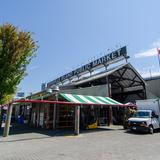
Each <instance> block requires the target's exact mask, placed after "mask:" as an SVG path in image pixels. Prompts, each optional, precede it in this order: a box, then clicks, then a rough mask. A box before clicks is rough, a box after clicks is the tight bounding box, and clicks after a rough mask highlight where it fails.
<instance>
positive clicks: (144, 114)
mask: <svg viewBox="0 0 160 160" xmlns="http://www.w3.org/2000/svg"><path fill="white" fill-rule="evenodd" d="M133 117H135V118H149V117H150V113H149V112H143V111H140V112H135V113H134V114H133Z"/></svg>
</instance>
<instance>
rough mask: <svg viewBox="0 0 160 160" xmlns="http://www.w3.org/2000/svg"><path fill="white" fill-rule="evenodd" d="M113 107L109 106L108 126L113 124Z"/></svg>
mask: <svg viewBox="0 0 160 160" xmlns="http://www.w3.org/2000/svg"><path fill="white" fill-rule="evenodd" d="M112 116H113V115H112V107H111V106H109V117H108V126H110V125H111V124H113V122H112Z"/></svg>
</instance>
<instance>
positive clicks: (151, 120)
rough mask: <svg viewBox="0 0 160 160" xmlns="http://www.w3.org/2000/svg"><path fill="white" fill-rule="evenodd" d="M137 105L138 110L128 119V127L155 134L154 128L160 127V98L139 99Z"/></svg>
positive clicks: (132, 129)
mask: <svg viewBox="0 0 160 160" xmlns="http://www.w3.org/2000/svg"><path fill="white" fill-rule="evenodd" d="M136 105H137V111H136V112H135V113H134V114H133V116H132V117H131V118H129V119H128V128H129V129H130V130H131V131H144V132H148V133H151V134H153V131H154V129H158V128H160V103H159V99H148V100H137V101H136Z"/></svg>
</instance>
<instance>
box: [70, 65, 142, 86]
mask: <svg viewBox="0 0 160 160" xmlns="http://www.w3.org/2000/svg"><path fill="white" fill-rule="evenodd" d="M106 76H110V78H111V80H112V85H115V86H117V84H118V86H122V87H124V88H126V87H128V86H129V87H133V86H137V85H139V84H142V83H144V84H145V81H144V79H143V78H142V77H141V75H140V74H139V73H138V72H137V71H136V70H135V68H134V67H133V66H132V65H131V64H130V63H126V64H122V65H119V66H116V67H114V68H111V69H110V70H106V71H104V72H102V73H99V74H97V75H93V76H90V77H86V78H85V79H82V80H79V81H77V82H74V83H73V85H81V84H84V83H87V82H90V81H94V80H97V79H101V78H104V77H106Z"/></svg>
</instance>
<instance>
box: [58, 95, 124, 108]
mask: <svg viewBox="0 0 160 160" xmlns="http://www.w3.org/2000/svg"><path fill="white" fill-rule="evenodd" d="M60 95H61V96H62V97H64V98H65V99H66V100H67V101H69V102H73V103H85V104H100V105H103V104H105V105H123V104H122V103H120V102H117V101H115V100H113V99H111V98H109V97H101V96H89V95H77V94H65V93H60Z"/></svg>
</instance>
